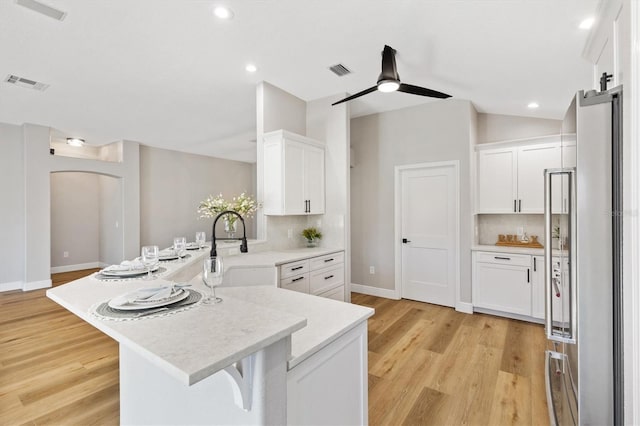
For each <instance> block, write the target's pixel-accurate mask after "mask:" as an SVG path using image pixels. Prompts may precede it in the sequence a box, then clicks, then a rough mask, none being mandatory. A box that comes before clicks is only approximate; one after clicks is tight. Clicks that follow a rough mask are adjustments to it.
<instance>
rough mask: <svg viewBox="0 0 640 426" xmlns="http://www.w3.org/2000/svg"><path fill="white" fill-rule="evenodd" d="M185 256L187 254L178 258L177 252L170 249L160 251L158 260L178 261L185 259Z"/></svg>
mask: <svg viewBox="0 0 640 426" xmlns="http://www.w3.org/2000/svg"><path fill="white" fill-rule="evenodd" d="M185 256H186V254H183V255H182V256H178V252H177V251H175V250H174V249H172V248H168V249H164V250H161V251H160V254H159V256H158V260H160V261H167V260H176V259H179V258H180V257H185Z"/></svg>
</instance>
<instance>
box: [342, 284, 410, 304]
mask: <svg viewBox="0 0 640 426" xmlns="http://www.w3.org/2000/svg"><path fill="white" fill-rule="evenodd" d="M351 291H352V292H355V293H361V294H368V295H369V296H378V297H385V298H387V299H394V300H399V299H400V298H399V297H398V296H396V291H395V290H389V289H387V288H380V287H372V286H370V285H362V284H354V283H351Z"/></svg>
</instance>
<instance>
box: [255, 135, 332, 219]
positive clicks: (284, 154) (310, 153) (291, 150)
mask: <svg viewBox="0 0 640 426" xmlns="http://www.w3.org/2000/svg"><path fill="white" fill-rule="evenodd" d="M263 137H264V179H263V182H264V200H263V201H264V205H263V208H264V214H266V215H273V216H284V215H304V214H322V213H324V200H325V194H324V188H325V182H324V181H325V179H324V177H325V176H324V145H323V144H322V143H321V142H318V141H315V140H313V139H310V138H306V137H304V136H300V135H296V134H294V133H291V132H287V131H285V130H278V131H275V132H270V133H265V134H264V136H263Z"/></svg>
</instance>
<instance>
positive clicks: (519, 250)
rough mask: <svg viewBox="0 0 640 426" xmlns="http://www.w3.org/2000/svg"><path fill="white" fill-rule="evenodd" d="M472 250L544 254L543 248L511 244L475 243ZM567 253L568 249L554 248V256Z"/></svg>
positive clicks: (532, 254)
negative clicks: (510, 245)
mask: <svg viewBox="0 0 640 426" xmlns="http://www.w3.org/2000/svg"><path fill="white" fill-rule="evenodd" d="M471 251H489V252H495V253H514V254H529V255H531V256H544V249H543V248H528V247H509V246H496V245H474V246H471ZM560 255H565V256H566V255H567V251H566V250H558V249H553V251H552V256H560Z"/></svg>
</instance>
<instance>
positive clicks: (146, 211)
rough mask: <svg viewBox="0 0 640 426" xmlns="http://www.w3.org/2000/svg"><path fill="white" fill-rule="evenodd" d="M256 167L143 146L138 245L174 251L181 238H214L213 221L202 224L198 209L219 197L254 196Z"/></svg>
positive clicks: (205, 221) (192, 239)
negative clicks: (199, 235)
mask: <svg viewBox="0 0 640 426" xmlns="http://www.w3.org/2000/svg"><path fill="white" fill-rule="evenodd" d="M252 167H253V166H252V165H251V164H250V163H243V162H240V161H232V160H223V159H219V158H213V157H205V156H202V155H195V154H186V153H182V152H177V151H169V150H166V149H158V148H152V147H149V146H143V145H141V146H140V244H141V245H147V244H156V245H159V246H161V247H165V246H170V245H171V244H173V238H174V237H177V236H184V237H186V238H187V241H194V240H195V233H196V232H197V231H206V233H207V238H211V225H212V223H213V219H198V213H197V208H198V204H199V203H200V201H202V200H203V199H205V198H206V197H207V196H208V195H214V196H216V195H218V194H219V193H222V195H223V196H224V197H225V198H227V199H231V198H233V197H234V196H236V195H239V194H240V193H242V192H245V193H247V194H250V195H253V194H252V189H253V187H254V183H253V182H252V179H253V171H252ZM218 225H222V221H220V222H219V223H218ZM248 228H249V229H252V227H251V226H249V227H248ZM218 235H220V233H218ZM250 236H252V237H253V235H250Z"/></svg>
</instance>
